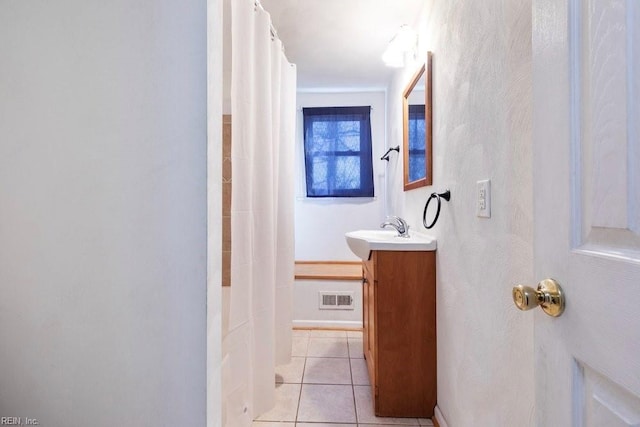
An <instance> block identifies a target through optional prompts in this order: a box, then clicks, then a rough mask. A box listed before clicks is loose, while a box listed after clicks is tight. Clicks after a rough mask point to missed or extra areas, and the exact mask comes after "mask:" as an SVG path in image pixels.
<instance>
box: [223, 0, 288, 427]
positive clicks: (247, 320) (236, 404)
mask: <svg viewBox="0 0 640 427" xmlns="http://www.w3.org/2000/svg"><path fill="white" fill-rule="evenodd" d="M231 23H232V24H231V37H232V61H231V63H232V71H231V75H232V83H231V114H232V122H233V125H232V137H231V141H232V142H231V146H232V155H231V158H232V159H231V160H232V196H231V239H232V240H231V297H230V308H229V326H228V332H227V334H226V336H225V337H224V338H223V358H224V360H223V405H224V418H225V425H226V426H229V427H242V426H250V425H251V422H252V420H253V419H254V418H256V417H258V416H259V415H260V414H262V413H264V412H266V411H268V410H269V409H271V408H272V407H273V405H274V403H275V397H274V394H275V366H276V365H279V364H285V363H288V362H289V361H290V357H291V321H292V300H293V276H294V271H293V269H294V236H293V221H294V218H293V215H294V212H293V209H294V208H293V201H294V186H293V185H294V184H293V162H294V157H293V156H294V137H295V87H296V69H295V66H294V65H292V64H290V63H289V62H288V61H287V58H286V57H285V55H284V52H283V48H282V43H281V41H280V40H278V39H277V38H274V37H272V35H271V31H270V25H271V20H270V17H269V14H268V13H266V12H265V11H264V10H262V8H260V7H257V8H256V7H255V6H254V2H253V0H234V1H232V2H231Z"/></svg>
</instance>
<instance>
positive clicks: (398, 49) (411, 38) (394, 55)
mask: <svg viewBox="0 0 640 427" xmlns="http://www.w3.org/2000/svg"><path fill="white" fill-rule="evenodd" d="M417 46H418V34H417V33H416V32H415V30H414V29H413V28H411V27H410V26H408V25H407V24H404V25H401V26H400V28H399V29H398V31H397V32H396V34H395V35H394V36H393V37H392V38H391V40H389V44H388V45H387V49H386V50H385V51H384V54H382V60H383V61H384V63H385V65H386V66H387V67H392V68H402V67H404V66H405V64H406V63H407V57H409V58H411V59H415V56H416V50H417Z"/></svg>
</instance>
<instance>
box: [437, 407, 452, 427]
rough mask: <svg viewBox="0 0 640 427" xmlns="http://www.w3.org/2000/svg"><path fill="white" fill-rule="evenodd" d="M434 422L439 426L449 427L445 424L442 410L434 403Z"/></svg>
mask: <svg viewBox="0 0 640 427" xmlns="http://www.w3.org/2000/svg"><path fill="white" fill-rule="evenodd" d="M433 418H434V424H435V425H437V426H439V427H449V426H447V422H446V421H445V420H444V417H443V416H442V411H440V408H439V407H438V405H436V408H435V410H434V415H433Z"/></svg>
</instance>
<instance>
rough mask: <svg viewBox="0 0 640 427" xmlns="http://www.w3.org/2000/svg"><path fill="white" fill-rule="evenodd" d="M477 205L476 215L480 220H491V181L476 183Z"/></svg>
mask: <svg viewBox="0 0 640 427" xmlns="http://www.w3.org/2000/svg"><path fill="white" fill-rule="evenodd" d="M477 187H478V204H477V208H476V214H477V215H478V216H479V217H480V218H491V180H490V179H486V180H484V181H478V183H477Z"/></svg>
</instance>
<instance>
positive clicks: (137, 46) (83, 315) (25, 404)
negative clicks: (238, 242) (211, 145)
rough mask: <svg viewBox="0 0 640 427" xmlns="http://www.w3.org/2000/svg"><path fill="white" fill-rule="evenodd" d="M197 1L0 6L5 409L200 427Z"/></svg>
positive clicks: (203, 238) (106, 422)
mask: <svg viewBox="0 0 640 427" xmlns="http://www.w3.org/2000/svg"><path fill="white" fill-rule="evenodd" d="M206 5H207V2H206V0H187V1H182V2H173V1H167V0H159V1H158V0H154V1H152V0H139V1H136V2H133V3H132V2H131V1H129V0H114V1H109V2H104V1H95V0H93V1H72V0H59V1H55V2H49V1H9V0H7V1H2V2H0V58H2V66H1V67H0V93H1V94H2V95H1V96H0V295H1V297H0V342H2V346H1V348H2V350H0V384H1V387H0V415H1V416H22V417H25V416H28V417H34V418H37V419H38V420H39V422H40V425H41V426H45V427H51V426H54V427H55V426H124V425H158V426H176V425H190V426H201V425H204V424H205V413H206V410H205V408H206V402H205V390H206V377H205V374H206V371H205V368H206V361H205V357H206V280H207V276H206V274H207V270H206V264H207V259H206V257H207V246H206V245H207V188H206V185H207V176H206V175H207V167H206V159H207V123H206V113H207V111H206V109H207V98H206V97H207V80H206V79H207V74H206V72H207V63H206V54H207V44H206V34H207V33H206V20H207V9H206Z"/></svg>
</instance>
